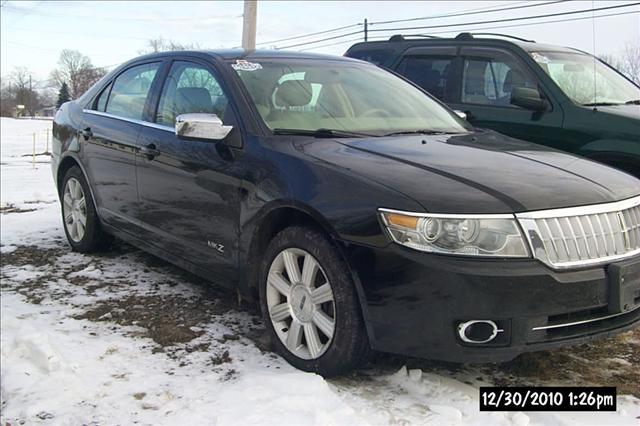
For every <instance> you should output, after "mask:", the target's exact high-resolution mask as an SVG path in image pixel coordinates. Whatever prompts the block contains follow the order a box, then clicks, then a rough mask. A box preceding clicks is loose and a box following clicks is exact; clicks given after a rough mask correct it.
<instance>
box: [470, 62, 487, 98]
mask: <svg viewBox="0 0 640 426" xmlns="http://www.w3.org/2000/svg"><path fill="white" fill-rule="evenodd" d="M486 70H487V63H486V62H482V61H471V62H469V65H468V67H467V72H466V80H465V94H479V95H484V90H485V80H484V75H485V72H486Z"/></svg>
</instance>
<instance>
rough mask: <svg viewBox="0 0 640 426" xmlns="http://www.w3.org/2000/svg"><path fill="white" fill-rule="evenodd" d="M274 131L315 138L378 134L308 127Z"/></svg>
mask: <svg viewBox="0 0 640 426" xmlns="http://www.w3.org/2000/svg"><path fill="white" fill-rule="evenodd" d="M273 133H274V134H275V135H300V136H313V137H315V138H363V137H367V138H370V137H374V136H376V135H372V134H369V133H362V132H350V131H348V130H337V129H324V128H322V129H316V130H307V129H273Z"/></svg>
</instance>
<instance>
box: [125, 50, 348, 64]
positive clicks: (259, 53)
mask: <svg viewBox="0 0 640 426" xmlns="http://www.w3.org/2000/svg"><path fill="white" fill-rule="evenodd" d="M184 54H191V55H196V56H205V57H206V56H208V57H213V58H216V59H220V60H234V59H244V60H252V59H253V60H257V59H277V58H287V59H320V60H334V61H345V62H346V61H348V62H354V61H355V62H360V61H357V60H355V59H351V58H347V57H344V56H336V55H324V54H319V53H308V52H293V51H289V50H275V49H258V50H244V49H209V50H175V51H168V52H158V53H151V54H148V55H144V56H140V57H137V58H134V59H132V61H138V60H141V59H156V58H158V59H161V58H167V57H171V56H180V55H184Z"/></svg>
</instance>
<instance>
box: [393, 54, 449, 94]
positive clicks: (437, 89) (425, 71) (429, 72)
mask: <svg viewBox="0 0 640 426" xmlns="http://www.w3.org/2000/svg"><path fill="white" fill-rule="evenodd" d="M456 65H457V64H456V48H454V47H417V48H412V49H408V50H407V51H406V52H404V53H403V55H402V58H401V59H400V61H399V62H398V63H397V64H396V66H395V67H394V68H395V71H396V72H397V73H398V74H400V75H402V76H404V77H406V78H407V79H408V80H411V81H412V82H414V83H415V84H417V85H418V86H420V87H422V88H423V89H424V90H426V91H427V92H429V93H430V94H431V95H433V96H435V97H436V98H438V99H440V100H441V101H443V102H448V101H450V100H451V99H453V97H454V94H455V88H456V87H455V86H456V85H455V82H456V81H455V74H456V73H455V68H456Z"/></svg>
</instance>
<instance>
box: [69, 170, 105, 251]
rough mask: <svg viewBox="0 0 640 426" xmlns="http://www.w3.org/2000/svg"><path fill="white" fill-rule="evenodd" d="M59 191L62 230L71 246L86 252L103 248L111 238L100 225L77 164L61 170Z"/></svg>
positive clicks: (85, 182)
mask: <svg viewBox="0 0 640 426" xmlns="http://www.w3.org/2000/svg"><path fill="white" fill-rule="evenodd" d="M60 194H61V196H60V200H61V204H62V222H63V224H64V232H65V234H66V235H67V240H68V241H69V244H70V245H71V248H72V249H73V250H74V251H79V252H81V253H90V252H94V251H96V250H99V249H102V248H105V247H107V246H108V245H109V244H110V243H111V241H112V240H113V238H112V237H111V236H110V235H108V234H106V233H105V232H104V231H103V229H102V227H101V226H100V220H99V219H98V215H97V213H96V209H95V207H94V204H93V198H92V197H91V192H90V191H89V185H88V184H87V181H86V179H85V178H84V175H83V174H82V171H81V170H80V168H79V167H78V166H73V167H70V168H69V170H67V172H66V173H65V175H64V177H63V179H62V184H61V191H60Z"/></svg>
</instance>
